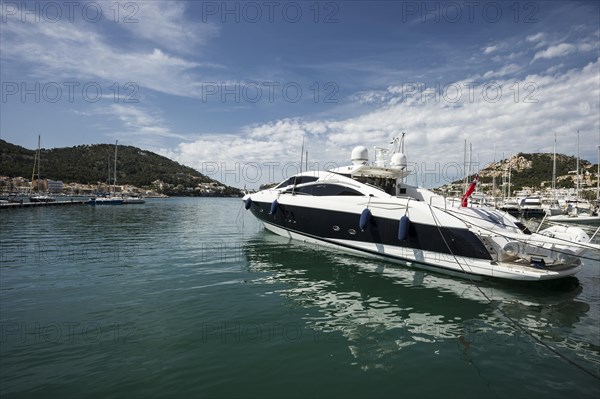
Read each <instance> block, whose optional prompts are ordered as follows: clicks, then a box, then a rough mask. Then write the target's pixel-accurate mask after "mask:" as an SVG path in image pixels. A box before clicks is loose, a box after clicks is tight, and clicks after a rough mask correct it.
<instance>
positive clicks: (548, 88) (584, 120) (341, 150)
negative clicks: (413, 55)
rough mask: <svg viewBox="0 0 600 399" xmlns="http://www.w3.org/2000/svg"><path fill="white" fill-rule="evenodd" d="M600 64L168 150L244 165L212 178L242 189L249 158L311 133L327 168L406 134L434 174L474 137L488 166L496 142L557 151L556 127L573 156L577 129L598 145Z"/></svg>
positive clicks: (411, 151) (284, 154) (269, 158)
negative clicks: (553, 146) (554, 147)
mask: <svg viewBox="0 0 600 399" xmlns="http://www.w3.org/2000/svg"><path fill="white" fill-rule="evenodd" d="M598 66H599V65H598V62H597V61H596V62H593V63H590V64H588V65H586V66H585V67H583V68H581V69H572V70H568V71H566V72H563V73H554V74H545V73H543V74H540V75H529V76H527V77H525V78H523V79H520V80H494V82H497V83H498V84H499V85H500V90H501V92H500V93H501V96H500V97H499V98H498V99H497V101H495V95H496V94H497V93H495V92H494V90H491V87H492V86H488V88H490V90H489V92H488V93H487V97H486V94H483V91H482V88H483V87H485V86H484V83H485V82H482V85H480V86H478V87H477V88H476V89H475V90H474V92H473V98H472V99H471V98H469V92H468V86H466V82H456V83H455V84H456V85H457V86H460V87H463V91H462V94H461V96H460V98H459V99H458V101H456V102H452V101H448V99H449V98H450V97H451V96H450V95H447V96H446V97H447V98H445V97H444V96H441V97H440V98H439V102H435V99H434V98H433V97H426V98H425V101H424V102H423V101H421V99H419V98H416V99H415V98H412V99H411V101H404V99H402V93H401V92H399V91H396V97H397V98H399V101H398V102H397V103H396V104H392V105H390V104H388V105H383V106H381V107H380V108H379V109H377V110H374V111H372V112H368V113H366V114H364V115H360V116H356V117H352V118H347V119H342V120H308V119H306V118H286V119H281V120H277V121H273V122H270V123H265V124H260V125H253V126H249V127H246V128H244V129H243V130H242V131H241V132H239V133H236V134H233V133H232V134H229V135H221V134H208V135H200V136H198V139H197V140H195V141H194V142H192V143H182V144H180V145H179V146H177V147H175V148H172V149H163V150H162V152H163V153H164V154H165V155H168V156H170V157H172V158H174V159H176V160H177V161H179V162H182V163H184V164H188V165H190V166H192V167H196V168H198V169H199V170H203V165H205V164H206V163H207V162H209V163H211V162H212V163H217V164H219V165H224V167H225V168H229V169H231V170H233V169H235V168H236V167H237V168H238V173H237V174H235V173H232V174H231V176H228V175H226V174H225V175H223V174H213V175H212V177H214V178H217V179H224V180H225V181H226V182H227V183H228V184H233V185H238V186H240V187H241V186H243V185H244V181H243V177H244V176H243V168H244V165H247V164H248V163H250V162H256V163H259V164H260V165H262V166H263V172H264V171H265V170H267V168H266V166H265V165H267V163H269V162H277V163H278V164H279V165H283V164H285V163H286V162H295V163H297V162H298V161H299V154H300V147H301V143H302V137H305V138H306V146H307V150H308V151H309V154H310V155H309V159H310V160H311V162H318V163H319V165H320V166H323V165H324V164H325V163H327V162H336V163H339V164H346V163H348V162H349V154H350V151H351V149H352V148H353V147H354V146H355V145H359V144H361V145H366V146H368V147H369V148H370V149H371V153H372V148H373V146H386V145H387V144H388V143H389V140H390V138H392V137H393V136H397V135H399V134H400V133H401V132H403V131H404V132H406V133H407V136H406V148H407V152H408V157H409V162H416V163H417V164H418V165H419V166H425V168H427V170H430V171H433V172H435V171H437V172H440V171H441V170H442V169H443V168H444V165H445V164H447V163H448V162H454V163H456V164H460V163H461V162H462V146H463V140H464V139H467V140H469V141H471V142H473V149H474V153H476V154H480V155H481V161H482V163H483V162H485V161H486V160H488V161H489V160H491V159H492V157H493V155H494V154H493V147H494V144H496V146H497V151H498V153H499V154H501V153H503V152H504V153H505V154H511V153H516V152H519V151H524V152H527V151H531V152H537V151H541V150H542V148H550V147H551V143H552V140H553V133H554V132H557V133H558V134H559V147H560V146H561V145H562V147H560V148H559V151H561V152H565V153H573V152H574V151H575V148H571V147H573V146H572V145H571V143H572V140H571V139H569V137H574V136H573V135H574V134H575V132H576V131H577V129H579V130H581V132H582V140H584V136H585V137H587V140H589V141H591V142H594V143H595V141H597V134H595V133H594V132H597V131H598V130H600V115H599V111H598V110H599V109H600V104H599V98H600V78H599V76H598V73H597V71H598ZM505 68H506V69H514V68H515V67H511V66H510V65H509V66H507V67H505ZM553 72H556V71H553ZM489 82H490V81H487V83H489ZM494 87H495V86H494ZM492 100H493V101H492ZM561 137H562V138H561ZM546 144H547V145H546ZM592 155H593V154H592ZM371 156H373V154H371ZM497 156H498V155H497ZM309 163H310V162H309ZM423 163H425V164H423ZM233 165H237V166H233ZM205 171H206V170H205ZM433 172H432V173H433ZM233 175H235V176H236V177H235V178H234V177H233ZM282 177H283V175H278V176H276V178H275V179H271V180H281V178H282ZM263 178H264V179H263V180H262V181H261V182H262V183H264V182H266V181H268V180H269V178H268V176H267V174H266V173H265V174H264V176H263ZM235 179H237V181H236V180H235ZM246 183H248V186H249V187H253V186H258V183H256V184H254V185H253V184H251V183H255V182H253V181H247V182H246ZM443 183H445V181H437V182H433V183H432V184H434V185H435V184H443Z"/></svg>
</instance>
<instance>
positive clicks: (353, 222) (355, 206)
mask: <svg viewBox="0 0 600 399" xmlns="http://www.w3.org/2000/svg"><path fill="white" fill-rule="evenodd" d="M376 151H377V154H376V159H375V163H374V164H371V163H369V159H368V151H367V149H366V148H365V147H363V146H359V147H356V148H355V149H354V150H353V151H352V158H351V160H352V165H350V166H345V167H339V168H335V169H332V170H329V171H306V172H303V173H299V174H297V175H295V176H292V177H290V178H289V179H286V180H285V181H283V182H282V183H280V184H279V185H277V186H275V187H273V188H270V189H265V190H262V191H259V192H257V193H253V194H247V195H246V196H244V199H243V200H244V203H245V208H246V209H247V210H250V211H251V212H252V214H254V215H255V216H256V217H257V218H258V219H259V220H261V221H262V222H264V226H265V228H267V229H268V230H270V231H272V232H274V233H276V234H279V235H282V236H285V237H289V238H292V239H298V240H302V241H304V242H309V243H314V244H319V245H323V246H326V247H330V248H333V249H338V250H344V251H349V252H353V253H360V254H365V255H368V256H373V257H377V258H381V259H388V260H391V261H397V262H400V263H403V264H405V265H408V266H414V267H420V268H423V269H428V270H438V271H442V272H445V273H449V274H454V275H460V276H463V277H464V276H466V275H469V276H470V278H473V277H476V278H484V277H494V278H501V279H513V280H530V281H539V280H549V279H558V278H563V277H567V276H571V275H574V274H576V273H577V272H578V271H580V270H581V268H582V258H581V257H583V256H584V255H585V254H586V253H588V252H589V251H598V250H600V246H599V245H595V244H591V243H590V242H589V241H590V239H589V237H588V236H587V234H586V233H585V232H584V231H583V230H582V229H580V228H578V227H568V228H565V229H563V230H561V231H560V234H559V233H558V232H556V231H554V230H552V229H547V231H546V230H544V231H542V232H540V233H531V232H530V231H529V230H528V229H527V228H526V227H525V226H524V225H523V224H522V223H520V222H519V221H518V220H517V219H515V218H514V217H512V216H510V215H508V214H507V213H504V212H501V211H498V210H495V209H492V208H488V207H470V206H468V205H467V202H468V201H467V198H468V196H469V195H470V194H471V193H472V191H473V189H474V185H475V184H476V180H475V181H474V182H473V183H472V184H471V187H470V188H469V190H468V191H467V193H465V196H464V197H463V201H461V202H462V203H458V204H456V203H455V204H453V203H451V202H450V201H447V200H446V199H445V198H444V197H441V196H438V195H436V194H435V193H433V192H432V191H430V190H427V189H424V188H420V187H414V186H410V185H408V184H405V183H404V179H405V178H406V177H407V176H408V171H407V162H406V156H405V154H404V151H403V138H402V139H397V138H396V139H394V141H393V148H392V150H390V151H388V150H384V149H381V148H376ZM465 205H467V206H465Z"/></svg>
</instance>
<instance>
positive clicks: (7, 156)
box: [0, 140, 241, 196]
mask: <svg viewBox="0 0 600 399" xmlns="http://www.w3.org/2000/svg"><path fill="white" fill-rule="evenodd" d="M35 153H36V151H35V150H29V149H26V148H24V147H21V146H18V145H14V144H11V143H9V142H7V141H4V140H0V175H5V176H8V177H18V176H22V177H25V178H27V179H29V178H31V174H32V170H33V164H34V159H35ZM114 153H115V146H114V145H113V144H94V145H79V146H75V147H67V148H52V149H44V148H43V149H41V160H42V163H41V178H42V179H52V180H62V181H63V182H65V183H80V184H87V183H97V182H106V181H107V179H108V173H109V168H110V169H111V170H112V168H113V165H114ZM111 173H112V172H111ZM156 180H160V181H162V182H163V183H166V185H163V187H167V189H163V193H164V194H167V195H194V194H195V193H194V191H193V190H189V189H188V188H190V187H192V188H194V187H197V186H198V184H201V183H216V184H220V183H219V182H218V181H217V180H214V179H211V178H209V177H207V176H205V175H203V174H202V173H200V172H198V171H197V170H195V169H193V168H190V167H187V166H184V165H181V164H179V163H177V162H175V161H172V160H170V159H169V158H166V157H163V156H161V155H158V154H155V153H153V152H150V151H145V150H141V149H139V148H137V147H132V146H119V148H118V157H117V182H118V183H119V184H131V185H133V186H137V187H152V186H153V182H155V181H156ZM222 194H223V195H227V196H230V195H241V192H240V190H239V189H237V188H234V187H228V186H226V188H225V190H224V191H223V193H222Z"/></svg>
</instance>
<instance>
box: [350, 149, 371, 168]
mask: <svg viewBox="0 0 600 399" xmlns="http://www.w3.org/2000/svg"><path fill="white" fill-rule="evenodd" d="M351 160H352V164H353V165H366V164H367V163H368V162H369V151H368V150H367V147H365V146H364V145H359V146H357V147H354V149H353V150H352V158H351Z"/></svg>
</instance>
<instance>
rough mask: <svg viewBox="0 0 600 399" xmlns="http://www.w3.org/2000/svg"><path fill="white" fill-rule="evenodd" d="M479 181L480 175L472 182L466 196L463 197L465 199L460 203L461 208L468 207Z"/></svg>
mask: <svg viewBox="0 0 600 399" xmlns="http://www.w3.org/2000/svg"><path fill="white" fill-rule="evenodd" d="M478 180H479V175H475V178H474V179H473V181H472V182H471V185H470V186H469V188H468V189H467V192H466V193H465V195H463V197H462V199H461V201H460V206H462V207H465V206H467V202H468V199H469V197H470V196H471V194H473V191H475V186H476V185H477V181H478Z"/></svg>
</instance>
